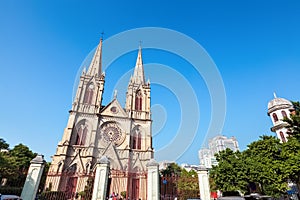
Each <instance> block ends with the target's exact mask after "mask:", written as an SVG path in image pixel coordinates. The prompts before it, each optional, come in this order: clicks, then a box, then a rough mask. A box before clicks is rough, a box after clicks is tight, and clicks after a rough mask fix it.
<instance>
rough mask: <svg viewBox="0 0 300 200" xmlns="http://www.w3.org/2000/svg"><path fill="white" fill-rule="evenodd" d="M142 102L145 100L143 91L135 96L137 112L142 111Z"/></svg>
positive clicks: (139, 91)
mask: <svg viewBox="0 0 300 200" xmlns="http://www.w3.org/2000/svg"><path fill="white" fill-rule="evenodd" d="M142 100H143V96H142V92H141V90H138V91H137V93H136V96H135V110H137V111H141V110H142Z"/></svg>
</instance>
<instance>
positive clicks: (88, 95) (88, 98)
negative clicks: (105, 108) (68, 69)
mask: <svg viewBox="0 0 300 200" xmlns="http://www.w3.org/2000/svg"><path fill="white" fill-rule="evenodd" d="M93 94H94V85H93V84H92V83H91V84H89V85H88V86H87V88H86V90H85V95H84V99H83V103H85V104H91V103H92V100H93Z"/></svg>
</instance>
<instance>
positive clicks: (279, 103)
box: [268, 98, 293, 113]
mask: <svg viewBox="0 0 300 200" xmlns="http://www.w3.org/2000/svg"><path fill="white" fill-rule="evenodd" d="M284 108H293V104H292V103H291V102H290V101H289V100H286V99H284V98H275V99H273V100H271V101H270V102H269V103H268V113H271V112H273V111H275V110H279V109H284Z"/></svg>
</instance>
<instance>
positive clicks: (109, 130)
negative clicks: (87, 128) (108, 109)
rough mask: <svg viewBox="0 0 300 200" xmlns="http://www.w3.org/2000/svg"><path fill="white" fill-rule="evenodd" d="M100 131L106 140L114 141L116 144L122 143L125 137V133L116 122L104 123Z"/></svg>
mask: <svg viewBox="0 0 300 200" xmlns="http://www.w3.org/2000/svg"><path fill="white" fill-rule="evenodd" d="M100 133H101V136H102V138H103V140H104V141H105V142H107V143H109V142H114V144H115V145H116V146H119V145H121V144H122V143H123V142H124V139H125V133H124V132H123V131H122V130H121V129H120V127H119V126H118V125H117V123H114V122H108V123H105V124H103V125H102V126H101V129H100Z"/></svg>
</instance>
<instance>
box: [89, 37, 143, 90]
mask: <svg viewBox="0 0 300 200" xmlns="http://www.w3.org/2000/svg"><path fill="white" fill-rule="evenodd" d="M102 42H103V38H102V37H101V39H100V42H99V45H98V47H97V49H96V52H95V54H94V57H93V59H92V61H91V64H90V66H89V68H88V71H87V74H88V75H90V76H93V75H97V76H100V75H101V74H102ZM131 82H133V83H135V84H138V85H140V84H142V85H144V84H145V75H144V66H143V59H142V47H141V45H140V46H139V51H138V56H137V59H136V64H135V68H134V73H133V76H132V78H131Z"/></svg>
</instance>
